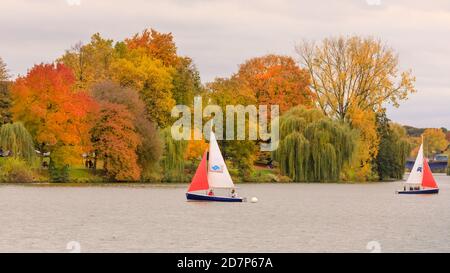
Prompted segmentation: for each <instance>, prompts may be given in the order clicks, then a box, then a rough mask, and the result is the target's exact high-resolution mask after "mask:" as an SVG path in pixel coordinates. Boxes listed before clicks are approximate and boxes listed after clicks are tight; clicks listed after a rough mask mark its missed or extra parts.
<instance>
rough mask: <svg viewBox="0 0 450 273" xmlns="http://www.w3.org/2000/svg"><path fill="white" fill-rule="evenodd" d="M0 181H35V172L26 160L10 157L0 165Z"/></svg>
mask: <svg viewBox="0 0 450 273" xmlns="http://www.w3.org/2000/svg"><path fill="white" fill-rule="evenodd" d="M0 182H7V183H27V182H33V172H32V171H31V168H30V167H29V166H28V164H27V163H26V162H25V161H24V160H22V159H19V158H13V157H10V158H7V159H6V160H5V161H4V162H3V163H2V164H1V166H0Z"/></svg>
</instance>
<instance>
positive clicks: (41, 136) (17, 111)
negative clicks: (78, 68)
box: [11, 64, 96, 164]
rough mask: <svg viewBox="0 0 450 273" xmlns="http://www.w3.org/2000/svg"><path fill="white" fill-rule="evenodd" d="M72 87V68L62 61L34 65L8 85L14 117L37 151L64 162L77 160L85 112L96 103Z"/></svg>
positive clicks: (86, 125)
mask: <svg viewBox="0 0 450 273" xmlns="http://www.w3.org/2000/svg"><path fill="white" fill-rule="evenodd" d="M74 87H75V77H74V75H73V73H72V71H71V70H70V69H69V68H68V67H66V66H64V65H62V64H57V65H54V64H40V65H36V66H34V67H33V68H32V69H31V70H30V71H29V72H28V74H27V75H26V76H24V77H20V78H18V79H17V80H16V81H15V82H14V84H13V86H12V88H11V96H12V100H13V106H12V108H11V111H12V113H13V117H14V120H18V121H21V122H22V123H23V124H24V126H25V128H27V130H28V131H29V132H30V134H31V135H32V136H33V139H34V141H35V143H36V144H37V145H38V147H39V149H40V150H41V151H51V152H52V154H51V156H52V159H58V160H61V161H63V162H60V163H61V164H68V163H72V162H79V161H77V160H79V158H80V156H81V154H82V153H83V152H84V151H86V149H85V145H88V143H87V142H86V139H88V138H89V130H90V124H89V122H88V117H89V112H90V111H91V110H92V109H94V108H95V106H96V104H95V102H94V101H93V100H92V99H91V97H90V96H89V95H88V94H87V93H86V92H85V91H82V90H77V89H75V88H74Z"/></svg>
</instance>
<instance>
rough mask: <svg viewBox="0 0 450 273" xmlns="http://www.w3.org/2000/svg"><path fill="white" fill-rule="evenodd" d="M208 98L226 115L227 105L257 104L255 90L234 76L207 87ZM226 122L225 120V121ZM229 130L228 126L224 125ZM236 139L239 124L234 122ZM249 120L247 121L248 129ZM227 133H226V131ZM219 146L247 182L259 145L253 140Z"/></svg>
mask: <svg viewBox="0 0 450 273" xmlns="http://www.w3.org/2000/svg"><path fill="white" fill-rule="evenodd" d="M207 94H208V98H209V99H211V103H213V104H216V105H219V106H220V107H221V108H222V111H223V113H226V106H227V105H238V104H240V105H250V104H255V103H256V97H255V95H254V92H253V90H252V89H251V88H250V87H249V86H248V84H247V83H246V82H245V81H242V80H241V79H240V78H239V77H236V76H233V77H231V78H229V79H224V78H217V79H216V80H215V81H214V82H212V83H209V84H208V85H207ZM224 120H225V119H224ZM224 126H225V128H224V129H225V130H227V124H226V123H225V124H224ZM234 126H235V128H234V132H235V135H234V138H233V139H237V137H236V136H237V122H236V121H235V122H234ZM248 126H249V120H246V128H247V129H248ZM224 132H225V131H224ZM218 143H219V146H220V148H221V150H222V154H223V156H224V158H225V159H231V162H232V164H233V166H234V167H235V168H236V169H237V170H238V173H239V176H240V178H241V179H243V180H246V179H247V178H248V177H249V176H250V174H251V172H252V170H253V163H254V161H255V159H256V155H257V143H256V142H255V141H252V140H222V141H221V140H219V141H218Z"/></svg>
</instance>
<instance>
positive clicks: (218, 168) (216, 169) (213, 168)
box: [210, 165, 223, 173]
mask: <svg viewBox="0 0 450 273" xmlns="http://www.w3.org/2000/svg"><path fill="white" fill-rule="evenodd" d="M210 170H211V171H212V172H217V173H221V172H222V171H223V168H222V166H220V165H212V166H211V168H210Z"/></svg>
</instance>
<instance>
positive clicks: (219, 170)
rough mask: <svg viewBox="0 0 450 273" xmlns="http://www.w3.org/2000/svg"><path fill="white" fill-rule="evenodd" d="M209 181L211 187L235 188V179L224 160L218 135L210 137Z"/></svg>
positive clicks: (212, 134)
mask: <svg viewBox="0 0 450 273" xmlns="http://www.w3.org/2000/svg"><path fill="white" fill-rule="evenodd" d="M209 138H210V139H209V162H208V182H209V186H210V187H211V188H234V184H233V180H232V179H231V176H230V173H229V172H228V169H227V166H226V165H225V160H223V157H222V153H221V152H220V149H219V145H218V144H217V140H216V136H215V134H214V133H213V132H211V135H210V137H209Z"/></svg>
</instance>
